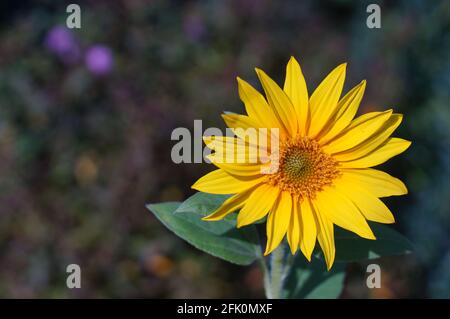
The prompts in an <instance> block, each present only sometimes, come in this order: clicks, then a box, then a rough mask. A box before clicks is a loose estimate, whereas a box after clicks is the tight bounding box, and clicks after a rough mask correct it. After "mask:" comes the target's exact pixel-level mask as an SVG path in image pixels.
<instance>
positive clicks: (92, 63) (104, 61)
mask: <svg viewBox="0 0 450 319" xmlns="http://www.w3.org/2000/svg"><path fill="white" fill-rule="evenodd" d="M84 62H85V63H86V67H87V68H88V70H89V71H90V72H91V73H93V74H95V75H105V74H108V73H109V72H110V71H111V69H112V67H113V62H114V61H113V55H112V52H111V49H110V48H108V47H106V46H104V45H94V46H92V47H90V48H89V49H88V50H87V52H86V55H85V58H84Z"/></svg>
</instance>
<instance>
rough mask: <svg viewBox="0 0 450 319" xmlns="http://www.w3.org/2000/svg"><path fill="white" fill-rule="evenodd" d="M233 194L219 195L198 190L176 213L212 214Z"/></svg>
mask: <svg viewBox="0 0 450 319" xmlns="http://www.w3.org/2000/svg"><path fill="white" fill-rule="evenodd" d="M230 197H231V195H217V194H209V193H202V192H197V193H195V194H194V195H192V196H191V197H189V198H188V199H186V200H185V201H184V202H183V203H182V204H181V205H180V207H178V208H177V210H176V211H175V212H176V213H200V214H202V215H203V216H206V215H208V214H211V213H212V212H214V211H215V210H216V209H217V208H219V207H220V205H222V204H223V202H224V201H226V200H227V199H228V198H230Z"/></svg>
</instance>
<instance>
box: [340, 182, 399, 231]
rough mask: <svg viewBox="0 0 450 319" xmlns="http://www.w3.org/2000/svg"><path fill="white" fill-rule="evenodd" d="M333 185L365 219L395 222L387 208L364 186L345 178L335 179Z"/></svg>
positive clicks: (387, 222) (385, 222) (386, 222)
mask: <svg viewBox="0 0 450 319" xmlns="http://www.w3.org/2000/svg"><path fill="white" fill-rule="evenodd" d="M335 185H336V189H337V190H338V191H339V192H340V193H341V194H342V195H344V196H345V197H347V198H348V199H350V200H351V201H352V202H353V203H354V204H355V205H356V207H358V209H359V211H360V212H361V213H362V214H363V216H364V217H365V218H366V219H368V220H371V221H374V222H378V223H384V224H392V223H394V222H395V218H394V216H393V215H392V213H391V211H390V210H389V208H387V207H386V205H385V204H384V203H383V202H382V201H381V200H379V199H378V198H376V197H375V196H373V195H372V194H370V193H369V192H368V191H367V190H365V189H364V188H361V187H359V186H356V185H355V184H353V183H351V182H349V180H346V179H340V180H338V181H336V183H335Z"/></svg>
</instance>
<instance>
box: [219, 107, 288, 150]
mask: <svg viewBox="0 0 450 319" xmlns="http://www.w3.org/2000/svg"><path fill="white" fill-rule="evenodd" d="M222 118H223V119H224V121H225V123H226V125H227V126H228V127H229V128H231V129H232V131H233V133H234V134H235V135H236V136H238V137H239V138H241V139H242V140H245V141H248V142H249V143H250V144H251V141H252V140H254V137H255V135H256V137H257V139H258V146H259V147H265V146H267V147H268V149H270V144H271V142H272V140H273V141H279V140H280V138H281V133H280V132H281V131H282V130H284V129H282V128H280V125H279V124H275V126H271V127H262V126H261V125H260V124H259V123H257V122H256V121H254V120H252V119H251V118H250V117H248V116H245V115H239V114H223V115H222ZM266 134H267V135H266Z"/></svg>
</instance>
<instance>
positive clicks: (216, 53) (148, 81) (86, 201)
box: [0, 0, 450, 298]
mask: <svg viewBox="0 0 450 319" xmlns="http://www.w3.org/2000/svg"><path fill="white" fill-rule="evenodd" d="M70 2H73V1H70ZM70 2H67V1H50V0H42V1H20V2H19V1H5V0H4V1H1V3H0V15H1V19H0V297H9V298H10V297H23V298H35V297H61V298H74V297H86V298H91V297H94V298H103V297H140V298H154V297H160V298H166V297H168V298H173V297H179V298H194V297H207V298H214V297H238V298H239V297H251V298H253V297H255V298H256V297H263V296H264V294H263V287H262V278H261V272H260V271H259V269H258V268H257V267H256V266H251V267H245V268H242V267H238V266H233V265H230V264H228V263H226V262H222V261H221V260H219V259H215V258H213V257H211V256H209V255H206V254H204V253H202V252H199V251H196V250H195V249H194V248H192V247H190V246H189V245H188V244H186V243H185V242H183V241H182V240H180V239H178V238H177V237H176V236H175V235H173V234H172V233H170V232H169V231H168V230H167V229H166V228H165V227H164V226H163V225H162V224H160V223H159V222H158V221H157V220H156V219H155V218H154V217H153V216H152V215H151V214H150V213H149V212H148V211H147V210H146V209H145V204H146V203H148V202H160V201H167V200H183V199H185V198H186V197H188V196H189V195H191V194H192V193H193V192H192V190H191V189H190V185H192V183H193V182H194V181H195V180H196V179H197V178H199V177H200V176H201V175H202V174H204V173H205V172H208V171H210V170H212V167H210V166H209V165H207V164H180V165H176V164H173V163H172V161H171V159H170V150H171V147H172V145H173V142H172V141H171V140H170V134H171V132H172V130H173V129H174V128H176V127H179V126H183V127H187V128H189V129H192V128H193V121H194V119H203V125H204V128H205V127H207V126H208V127H209V126H215V127H219V128H225V126H224V124H223V123H222V121H221V118H220V113H221V112H223V111H224V110H228V111H234V112H239V113H243V112H244V108H243V105H242V104H241V103H240V101H239V98H238V94H237V85H236V82H235V77H236V76H237V75H239V76H241V77H243V78H244V79H246V80H248V81H249V82H251V83H254V84H255V85H257V87H258V88H259V84H257V80H256V79H257V78H256V75H255V74H254V71H253V68H254V67H256V66H257V67H261V68H262V69H264V70H266V71H267V72H268V74H270V75H271V76H273V77H274V79H276V80H277V81H278V83H282V80H283V78H284V70H285V65H286V63H287V61H288V59H289V57H290V56H291V55H294V56H295V57H297V58H298V59H299V61H300V63H301V64H302V68H303V73H304V74H305V77H306V79H307V83H308V88H309V91H310V92H312V90H313V89H314V88H315V87H316V86H317V84H318V83H319V81H320V80H321V79H322V78H323V77H324V76H325V75H326V74H327V73H328V72H329V71H330V70H331V69H332V68H334V67H335V66H337V65H338V64H340V63H342V62H345V61H347V62H348V63H349V65H348V68H347V80H346V87H345V90H346V91H347V90H348V89H349V88H351V87H353V86H354V85H356V84H357V83H359V81H361V80H362V79H367V81H368V86H367V90H366V95H365V98H364V99H363V102H362V106H361V109H360V111H361V112H367V111H373V110H384V109H387V108H391V107H393V108H394V109H395V110H396V111H397V112H400V113H403V114H404V115H405V117H404V122H403V124H402V126H401V127H400V129H398V130H397V134H396V135H397V136H401V137H403V138H406V139H409V140H412V141H413V145H412V147H411V148H410V149H409V150H408V151H407V152H406V153H405V154H403V155H402V156H400V157H399V158H394V159H393V160H391V161H390V162H389V164H388V165H383V169H386V170H387V171H388V172H389V173H391V174H392V175H394V176H397V177H400V178H402V179H403V180H404V181H405V182H406V184H407V185H408V187H409V190H410V194H409V195H408V196H403V197H399V198H389V199H388V200H387V201H386V202H387V203H388V205H389V206H390V207H391V208H392V210H393V211H394V212H395V215H396V217H397V221H398V223H397V224H396V225H395V226H394V227H396V228H397V229H398V230H399V231H401V232H402V233H403V234H405V235H406V236H407V237H408V238H410V239H411V240H412V241H413V242H414V243H415V244H416V247H417V251H416V253H415V254H414V255H410V256H404V257H391V258H384V259H382V260H381V261H380V263H381V264H382V270H383V274H382V280H383V282H382V288H381V289H374V290H370V291H369V290H368V289H367V288H365V277H364V276H365V265H364V264H352V265H349V267H348V276H347V279H346V287H345V289H344V292H343V294H342V297H343V298H351V297H358V298H407V297H429V298H449V297H450V196H449V195H450V152H449V148H450V93H449V92H450V90H449V88H450V62H449V56H450V3H449V2H448V1H425V0H423V1H420V0H413V1H411V0H408V1H406V0H404V1H396V2H395V4H394V3H393V2H392V1H376V0H373V1H349V0H348V1H347V0H335V1H332V0H328V1H312V0H306V1H294V0H292V1H269V0H233V1H181V0H179V1H162V0H152V1H143V0H127V1H125V0H121V1H119V0H115V1H106V0H96V1H93V0H92V1H76V3H77V4H79V5H80V7H81V29H67V28H66V27H65V22H66V18H67V16H68V14H67V13H66V6H67V5H68V4H69V3H70ZM369 3H378V4H379V5H380V6H381V23H382V25H381V26H382V27H381V29H369V28H367V27H366V19H367V16H368V15H369V14H368V13H366V7H367V5H368V4H369ZM71 263H77V264H79V265H80V266H81V269H82V289H72V290H70V289H67V287H66V276H67V274H66V266H67V265H68V264H71Z"/></svg>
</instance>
